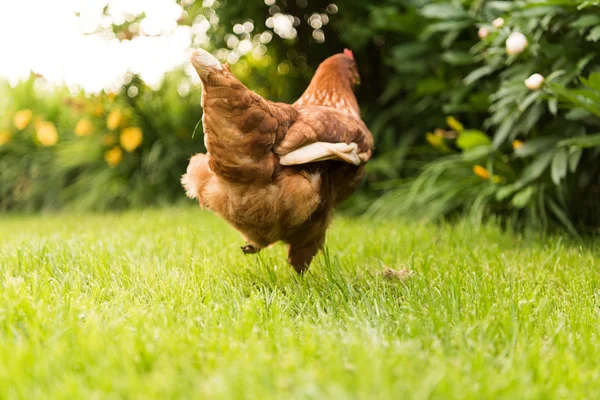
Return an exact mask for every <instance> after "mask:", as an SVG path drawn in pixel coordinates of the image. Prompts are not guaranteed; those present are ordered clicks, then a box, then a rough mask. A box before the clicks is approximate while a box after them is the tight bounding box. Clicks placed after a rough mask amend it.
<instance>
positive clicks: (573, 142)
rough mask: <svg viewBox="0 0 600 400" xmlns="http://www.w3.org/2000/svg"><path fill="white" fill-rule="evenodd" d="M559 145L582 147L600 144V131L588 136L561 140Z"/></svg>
mask: <svg viewBox="0 0 600 400" xmlns="http://www.w3.org/2000/svg"><path fill="white" fill-rule="evenodd" d="M558 145H559V146H575V147H578V148H581V149H585V148H589V147H598V146H600V133H596V134H594V135H587V136H577V137H574V138H570V139H565V140H561V141H560V142H558Z"/></svg>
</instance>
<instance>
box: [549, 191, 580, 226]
mask: <svg viewBox="0 0 600 400" xmlns="http://www.w3.org/2000/svg"><path fill="white" fill-rule="evenodd" d="M547 202H548V206H549V208H550V211H552V213H553V214H554V216H555V217H556V218H557V219H558V220H559V221H560V223H561V224H562V225H563V226H564V227H565V228H566V229H567V230H568V231H569V232H570V233H571V234H572V235H573V236H579V234H578V233H577V230H576V229H575V227H574V226H573V224H572V223H571V220H570V218H569V217H568V216H567V213H566V211H565V210H563V209H561V208H560V207H559V206H558V204H556V202H555V201H554V200H552V198H550V197H548V200H547Z"/></svg>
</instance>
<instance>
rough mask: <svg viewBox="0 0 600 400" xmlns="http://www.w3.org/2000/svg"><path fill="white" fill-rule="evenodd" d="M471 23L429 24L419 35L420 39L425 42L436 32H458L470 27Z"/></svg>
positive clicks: (444, 22)
mask: <svg viewBox="0 0 600 400" xmlns="http://www.w3.org/2000/svg"><path fill="white" fill-rule="evenodd" d="M472 25H473V23H472V22H471V21H442V22H438V23H436V24H431V25H429V26H428V27H427V28H425V30H424V31H423V33H422V34H421V38H422V39H424V40H427V39H429V38H430V37H431V35H433V34H434V33H437V32H450V31H460V30H462V29H465V28H468V27H470V26H472Z"/></svg>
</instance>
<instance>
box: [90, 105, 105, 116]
mask: <svg viewBox="0 0 600 400" xmlns="http://www.w3.org/2000/svg"><path fill="white" fill-rule="evenodd" d="M103 112H104V106H102V103H97V104H96V106H95V107H94V110H93V111H92V115H93V116H94V117H99V116H101V115H102V113H103Z"/></svg>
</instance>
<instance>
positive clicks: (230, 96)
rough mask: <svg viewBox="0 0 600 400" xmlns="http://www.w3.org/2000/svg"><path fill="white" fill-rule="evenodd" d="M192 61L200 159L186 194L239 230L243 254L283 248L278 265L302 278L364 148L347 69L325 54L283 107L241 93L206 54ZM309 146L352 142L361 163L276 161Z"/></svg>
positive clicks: (345, 60) (354, 178)
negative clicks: (199, 86)
mask: <svg viewBox="0 0 600 400" xmlns="http://www.w3.org/2000/svg"><path fill="white" fill-rule="evenodd" d="M200 58H201V59H202V60H209V61H210V62H212V64H211V65H209V66H208V67H207V66H206V65H197V64H196V63H195V64H194V66H195V67H196V68H197V69H198V72H199V74H200V77H201V79H202V83H203V98H202V105H203V108H204V115H203V126H204V134H205V135H206V137H205V143H206V147H207V150H208V154H207V155H196V156H194V157H193V158H192V160H191V161H190V166H189V167H188V171H187V173H186V174H185V175H184V176H183V178H182V183H183V185H184V187H185V188H186V192H187V193H188V195H191V196H192V197H195V198H197V199H198V201H199V202H200V204H201V205H202V206H203V207H207V208H209V209H211V210H213V211H214V212H216V213H217V214H219V215H220V216H221V217H223V218H224V219H225V220H226V221H228V222H229V223H230V224H231V225H232V226H233V227H234V228H236V229H237V230H238V231H240V232H241V233H242V235H243V236H244V238H245V239H246V240H247V241H248V243H249V244H250V245H251V246H247V247H245V249H246V250H245V252H251V251H250V250H252V252H254V251H259V250H260V249H261V248H264V247H267V246H269V245H270V244H272V243H275V242H277V241H284V242H286V243H288V244H289V245H290V250H289V258H288V260H289V261H290V263H291V264H292V265H293V266H294V268H295V269H296V270H297V271H298V272H301V271H304V270H305V269H306V268H308V266H309V264H310V262H311V260H312V258H313V257H314V255H315V254H316V253H317V251H318V250H319V249H320V248H321V247H322V246H323V243H324V240H325V232H326V230H327V227H328V226H329V223H330V221H331V215H332V211H333V208H334V207H335V206H336V205H338V204H339V203H341V202H342V201H344V200H345V199H346V198H348V197H349V196H350V195H351V194H352V193H353V192H354V191H355V190H356V188H357V187H358V185H359V184H360V182H361V181H362V179H363V176H364V164H365V163H366V162H367V161H368V160H369V158H370V157H371V153H372V151H373V138H372V135H371V133H370V132H369V130H368V128H367V127H366V126H365V124H364V123H363V122H362V120H361V119H360V110H359V108H358V103H357V101H356V97H355V96H354V93H353V91H352V88H353V85H354V83H355V82H356V81H357V80H358V72H357V69H356V63H355V62H354V59H353V58H351V57H349V56H348V55H344V54H338V55H335V56H332V57H330V58H329V59H327V60H326V61H324V62H323V63H322V64H321V66H320V67H319V69H318V70H317V72H316V74H315V77H314V78H313V80H312V81H311V84H310V85H309V87H308V88H307V90H306V92H305V93H304V94H303V95H302V97H301V98H300V99H299V100H298V101H297V102H296V103H294V104H293V105H289V104H284V103H274V102H270V101H268V100H265V99H263V98H262V97H260V96H259V95H257V94H256V93H254V92H252V91H250V90H249V89H247V88H246V87H245V86H244V85H243V84H242V83H241V82H239V81H238V80H237V79H236V78H235V77H234V76H233V74H232V73H231V71H230V70H229V68H228V67H226V66H225V67H224V68H219V67H218V66H216V67H215V66H214V62H213V61H212V60H213V59H212V58H211V56H210V55H207V54H205V53H202V55H201V57H200ZM194 61H196V60H194ZM211 67H212V68H211ZM315 142H328V143H340V142H344V143H347V144H350V143H352V142H354V143H356V144H357V147H358V152H359V156H360V159H361V162H362V164H361V165H359V166H354V165H351V164H347V163H343V162H339V161H322V162H313V163H309V164H303V165H296V166H282V165H281V164H280V162H279V157H281V156H283V155H285V154H288V153H289V152H291V151H294V150H296V149H298V148H300V147H302V146H304V145H307V144H311V143H315ZM249 249H250V250H249Z"/></svg>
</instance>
